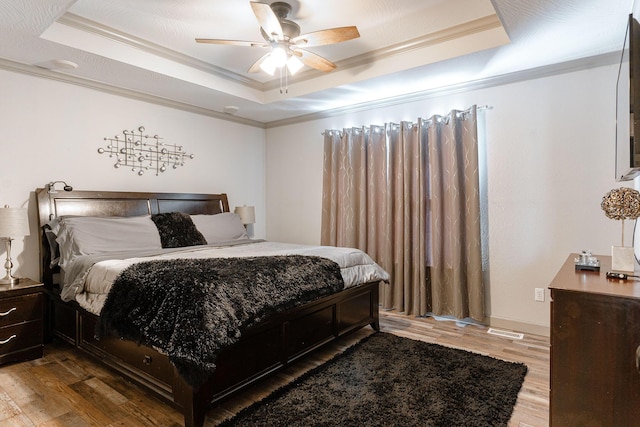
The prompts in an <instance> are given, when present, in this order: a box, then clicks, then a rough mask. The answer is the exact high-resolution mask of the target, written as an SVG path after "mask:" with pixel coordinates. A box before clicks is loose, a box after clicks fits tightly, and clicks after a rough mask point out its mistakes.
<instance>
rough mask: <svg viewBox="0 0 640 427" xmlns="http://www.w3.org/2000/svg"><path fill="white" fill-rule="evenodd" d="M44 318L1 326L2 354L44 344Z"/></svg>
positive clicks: (0, 343) (0, 348)
mask: <svg viewBox="0 0 640 427" xmlns="http://www.w3.org/2000/svg"><path fill="white" fill-rule="evenodd" d="M43 334H44V327H43V325H42V320H38V321H37V322H28V323H19V324H17V325H12V326H7V327H4V328H0V355H4V354H8V353H12V352H14V351H18V350H23V349H25V348H29V347H34V346H37V345H42V341H43Z"/></svg>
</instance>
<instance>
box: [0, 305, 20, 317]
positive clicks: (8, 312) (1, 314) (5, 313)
mask: <svg viewBox="0 0 640 427" xmlns="http://www.w3.org/2000/svg"><path fill="white" fill-rule="evenodd" d="M16 310H17V308H15V307H13V308H12V309H11V310H9V311H5V312H4V313H0V316H2V317H4V316H6V315H8V314H10V313H11V312H12V311H16Z"/></svg>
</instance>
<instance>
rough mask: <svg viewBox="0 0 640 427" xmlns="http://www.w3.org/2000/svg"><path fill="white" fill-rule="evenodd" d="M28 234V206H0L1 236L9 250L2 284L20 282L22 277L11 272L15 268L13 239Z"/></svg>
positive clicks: (0, 282)
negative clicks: (12, 250)
mask: <svg viewBox="0 0 640 427" xmlns="http://www.w3.org/2000/svg"><path fill="white" fill-rule="evenodd" d="M28 235H29V217H28V216H27V209H26V208H10V207H9V205H5V206H4V208H0V238H3V239H4V240H5V247H6V250H7V260H6V262H5V263H4V268H5V269H6V270H7V275H6V276H5V277H4V278H2V279H0V285H11V286H13V285H16V284H18V283H19V282H20V279H18V278H17V277H13V275H12V274H11V269H12V268H13V262H12V261H11V240H13V237H23V236H28Z"/></svg>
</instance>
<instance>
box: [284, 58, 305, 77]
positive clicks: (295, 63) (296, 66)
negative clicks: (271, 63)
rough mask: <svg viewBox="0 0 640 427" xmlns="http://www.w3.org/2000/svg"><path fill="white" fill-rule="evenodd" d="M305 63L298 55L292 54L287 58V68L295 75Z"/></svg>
mask: <svg viewBox="0 0 640 427" xmlns="http://www.w3.org/2000/svg"><path fill="white" fill-rule="evenodd" d="M303 66H304V64H303V63H302V61H300V60H299V59H298V58H297V57H295V56H293V55H291V56H290V57H289V59H288V60H287V68H288V69H289V73H291V75H292V76H293V75H294V74H295V73H297V72H298V71H299V70H300V68H302V67H303Z"/></svg>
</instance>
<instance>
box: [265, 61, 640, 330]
mask: <svg viewBox="0 0 640 427" xmlns="http://www.w3.org/2000/svg"><path fill="white" fill-rule="evenodd" d="M616 77H617V66H606V67H599V68H595V69H590V70H586V71H579V72H572V73H567V74H562V75H557V76H551V77H545V78H540V79H535V80H529V81H524V82H519V83H513V84H508V85H503V86H497V87H493V88H486V89H481V90H473V91H468V92H464V93H458V94H455V95H448V96H441V97H435V98H432V99H426V100H423V101H419V102H412V103H406V104H403V105H397V106H392V107H386V108H378V109H374V110H369V111H363V112H358V113H352V114H346V115H343V116H338V117H332V118H326V119H321V120H315V121H310V122H306V123H300V124H295V125H290V126H282V127H277V128H272V129H268V130H267V151H266V159H267V170H266V176H267V237H268V239H270V240H282V241H290V242H299V243H308V244H318V243H319V241H320V221H321V208H320V206H321V194H322V149H323V147H322V145H323V143H322V136H321V132H322V131H323V130H324V129H326V128H336V129H341V128H344V127H350V126H354V125H355V126H359V125H369V124H381V123H384V122H388V121H393V122H398V121H400V120H415V119H416V118H417V117H418V116H421V117H429V116H431V115H432V114H446V113H447V112H448V111H450V110H451V109H454V108H456V109H465V108H467V107H469V106H471V105H472V104H477V105H489V106H491V107H492V108H491V109H489V110H486V111H484V112H483V113H481V114H480V115H479V119H480V120H482V119H483V118H484V120H485V122H484V126H485V129H486V153H487V184H488V187H487V189H488V224H489V271H488V275H489V283H488V284H487V296H488V298H487V312H488V315H489V316H490V318H491V322H492V324H494V325H496V326H510V327H513V328H519V329H521V330H529V331H532V332H538V333H548V326H549V320H550V319H549V301H548V296H549V294H548V292H547V298H546V301H545V302H544V303H541V302H535V301H534V288H536V287H542V288H546V287H547V286H548V285H549V283H550V282H551V280H552V279H553V277H554V275H555V274H556V272H557V270H558V269H559V267H560V266H561V265H562V263H563V262H564V261H565V260H566V258H567V256H568V255H569V253H571V252H579V251H581V250H583V249H591V250H592V251H593V252H594V253H595V254H604V255H608V254H610V246H611V245H613V244H616V245H619V244H620V238H621V237H620V236H621V231H620V230H621V224H620V222H619V221H613V220H610V219H608V218H607V217H606V216H605V215H604V212H602V210H601V209H600V202H601V200H602V196H603V195H604V194H605V193H606V192H607V191H609V190H611V189H612V188H617V187H620V186H621V184H620V183H616V182H615V180H614V147H615V82H616ZM631 228H632V225H631V223H630V222H629V223H628V224H627V227H626V229H627V233H626V234H627V237H626V238H625V243H626V244H627V245H628V246H630V245H631Z"/></svg>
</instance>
